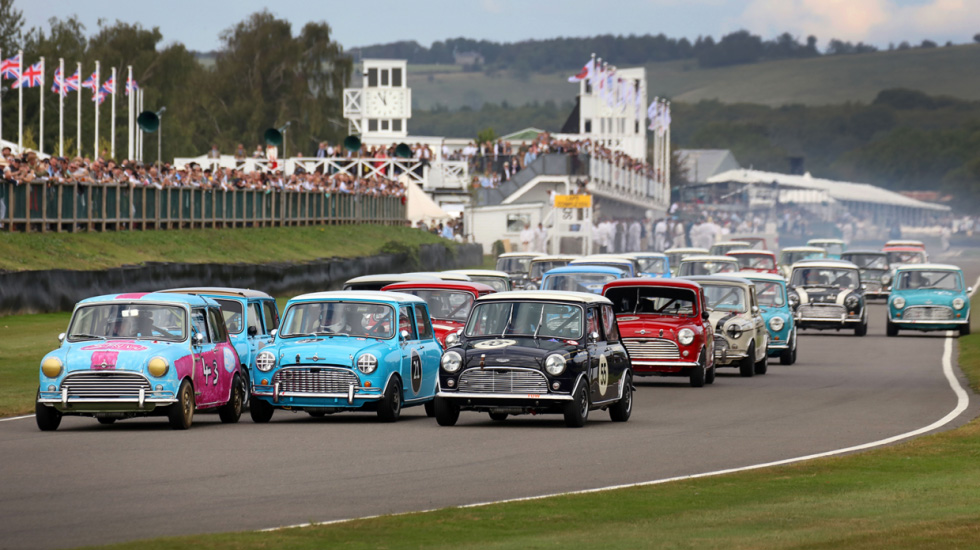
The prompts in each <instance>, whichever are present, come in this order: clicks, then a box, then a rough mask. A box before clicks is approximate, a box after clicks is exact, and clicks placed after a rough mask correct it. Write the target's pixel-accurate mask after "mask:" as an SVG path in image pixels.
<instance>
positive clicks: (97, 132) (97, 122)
mask: <svg viewBox="0 0 980 550" xmlns="http://www.w3.org/2000/svg"><path fill="white" fill-rule="evenodd" d="M100 78H101V75H99V62H98V61H96V62H95V86H94V87H93V88H92V93H94V94H95V155H93V156H92V160H97V159H98V158H99V80H100Z"/></svg>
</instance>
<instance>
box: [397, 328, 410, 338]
mask: <svg viewBox="0 0 980 550" xmlns="http://www.w3.org/2000/svg"><path fill="white" fill-rule="evenodd" d="M398 336H400V337H401V339H402V340H408V337H409V336H411V335H410V334H409V333H408V331H407V330H403V331H401V332H399V333H398Z"/></svg>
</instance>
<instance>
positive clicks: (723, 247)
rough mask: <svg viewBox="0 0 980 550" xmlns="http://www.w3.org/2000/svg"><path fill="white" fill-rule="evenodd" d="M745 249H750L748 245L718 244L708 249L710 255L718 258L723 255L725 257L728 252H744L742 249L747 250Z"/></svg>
mask: <svg viewBox="0 0 980 550" xmlns="http://www.w3.org/2000/svg"><path fill="white" fill-rule="evenodd" d="M745 248H749V245H748V244H746V243H737V244H732V243H725V244H716V245H712V246H711V248H709V249H708V254H711V255H712V256H716V255H717V256H722V255H724V254H726V253H728V252H730V251H732V250H742V249H745Z"/></svg>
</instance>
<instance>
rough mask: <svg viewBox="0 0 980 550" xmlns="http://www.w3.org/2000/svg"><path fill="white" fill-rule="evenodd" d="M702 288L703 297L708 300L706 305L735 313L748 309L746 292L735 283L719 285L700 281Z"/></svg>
mask: <svg viewBox="0 0 980 550" xmlns="http://www.w3.org/2000/svg"><path fill="white" fill-rule="evenodd" d="M701 286H702V287H703V288H704V299H705V300H707V301H708V307H709V308H711V309H716V310H718V311H731V312H735V313H745V312H746V311H748V307H747V306H746V304H747V303H748V295H747V294H748V293H747V292H746V291H745V289H744V288H742V287H740V286H735V285H719V284H712V283H704V282H702V283H701Z"/></svg>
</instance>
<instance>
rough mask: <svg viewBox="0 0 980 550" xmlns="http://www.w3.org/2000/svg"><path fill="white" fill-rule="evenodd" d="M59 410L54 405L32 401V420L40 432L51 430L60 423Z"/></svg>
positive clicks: (55, 428)
mask: <svg viewBox="0 0 980 550" xmlns="http://www.w3.org/2000/svg"><path fill="white" fill-rule="evenodd" d="M61 417H62V414H61V411H59V410H58V409H56V408H54V407H49V406H47V405H42V404H40V403H34V421H35V422H37V427H38V429H39V430H41V431H42V432H53V431H55V430H57V429H58V426H60V425H61Z"/></svg>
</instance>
